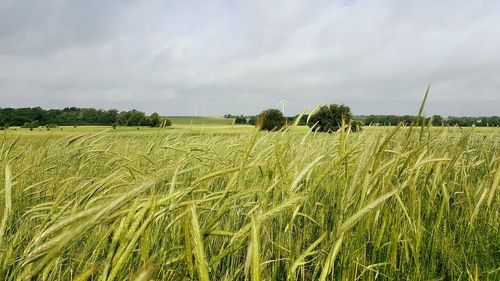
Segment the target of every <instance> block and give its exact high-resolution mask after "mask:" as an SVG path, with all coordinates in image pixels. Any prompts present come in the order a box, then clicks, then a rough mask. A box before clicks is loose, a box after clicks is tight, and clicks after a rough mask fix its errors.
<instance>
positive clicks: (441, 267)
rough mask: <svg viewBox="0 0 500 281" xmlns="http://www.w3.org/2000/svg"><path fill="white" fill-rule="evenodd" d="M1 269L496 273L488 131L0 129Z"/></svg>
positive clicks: (317, 276) (221, 274)
mask: <svg viewBox="0 0 500 281" xmlns="http://www.w3.org/2000/svg"><path fill="white" fill-rule="evenodd" d="M0 168H1V173H0V187H1V193H0V210H1V211H0V212H1V221H0V280H80V281H81V280H102V281H105V280H202V281H205V280H252V281H255V280H500V229H499V228H500V196H499V195H500V187H499V182H500V129H498V128H496V129H495V128H486V129H485V128H482V129H479V128H464V129H461V128H433V127H380V128H376V127H367V128H365V129H364V130H363V131H362V132H360V133H349V132H344V131H343V130H341V131H339V132H337V133H333V134H327V133H316V132H313V131H311V130H309V129H307V128H305V127H297V126H290V127H288V128H287V129H286V130H283V131H280V132H271V133H266V132H259V131H255V130H254V129H253V128H252V127H249V126H247V127H245V126H243V127H234V126H230V125H225V126H213V127H192V126H186V127H175V126H174V127H173V128H168V129H167V128H163V129H145V128H140V129H136V128H133V129H121V128H118V129H116V130H112V129H108V128H72V127H71V128H63V130H60V129H56V130H51V131H46V130H42V131H38V130H34V131H27V130H21V129H18V130H13V129H9V130H7V131H4V132H3V133H2V134H1V135H0Z"/></svg>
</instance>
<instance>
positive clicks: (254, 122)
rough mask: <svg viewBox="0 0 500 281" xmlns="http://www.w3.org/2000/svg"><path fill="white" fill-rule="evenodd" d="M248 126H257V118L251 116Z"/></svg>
mask: <svg viewBox="0 0 500 281" xmlns="http://www.w3.org/2000/svg"><path fill="white" fill-rule="evenodd" d="M248 124H249V125H254V126H255V125H256V124H257V116H250V119H248Z"/></svg>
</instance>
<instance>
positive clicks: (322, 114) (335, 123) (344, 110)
mask: <svg viewBox="0 0 500 281" xmlns="http://www.w3.org/2000/svg"><path fill="white" fill-rule="evenodd" d="M351 119H352V113H351V109H350V108H349V106H347V105H343V104H341V105H338V104H335V103H333V104H330V105H324V106H321V107H320V108H319V109H318V110H317V111H316V112H315V113H314V114H313V115H311V118H310V119H309V124H308V125H309V126H316V127H315V128H317V129H318V130H319V131H322V132H335V131H337V130H339V129H340V127H341V126H342V122H344V124H346V125H349V124H350V123H351ZM353 129H354V128H353Z"/></svg>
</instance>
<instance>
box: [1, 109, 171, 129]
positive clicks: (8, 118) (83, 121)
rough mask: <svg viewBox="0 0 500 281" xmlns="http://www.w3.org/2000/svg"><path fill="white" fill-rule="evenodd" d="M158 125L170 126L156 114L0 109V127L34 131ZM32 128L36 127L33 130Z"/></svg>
mask: <svg viewBox="0 0 500 281" xmlns="http://www.w3.org/2000/svg"><path fill="white" fill-rule="evenodd" d="M161 124H164V125H165V126H170V125H171V124H172V122H171V121H170V120H168V119H162V118H161V117H160V115H158V113H156V112H155V113H153V114H151V115H150V116H147V115H146V114H145V113H144V112H142V111H138V110H135V109H134V110H129V111H118V110H116V109H110V110H104V109H95V108H78V107H67V108H64V109H49V110H45V109H43V108H41V107H32V108H0V126H2V127H9V126H23V127H37V126H47V125H51V126H54V125H56V126H57V125H59V126H79V125H109V126H151V127H158V126H160V125H161ZM35 125H36V126H35Z"/></svg>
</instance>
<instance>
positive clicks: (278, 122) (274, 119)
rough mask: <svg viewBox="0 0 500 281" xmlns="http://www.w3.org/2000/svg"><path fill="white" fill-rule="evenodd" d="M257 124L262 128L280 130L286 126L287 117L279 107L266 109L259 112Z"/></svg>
mask: <svg viewBox="0 0 500 281" xmlns="http://www.w3.org/2000/svg"><path fill="white" fill-rule="evenodd" d="M256 126H258V127H259V128H260V129H261V130H266V131H273V130H279V129H281V128H282V127H283V126H285V117H283V113H282V112H281V111H280V110H279V109H266V110H264V111H262V112H261V113H260V114H259V117H258V118H257V123H256Z"/></svg>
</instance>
